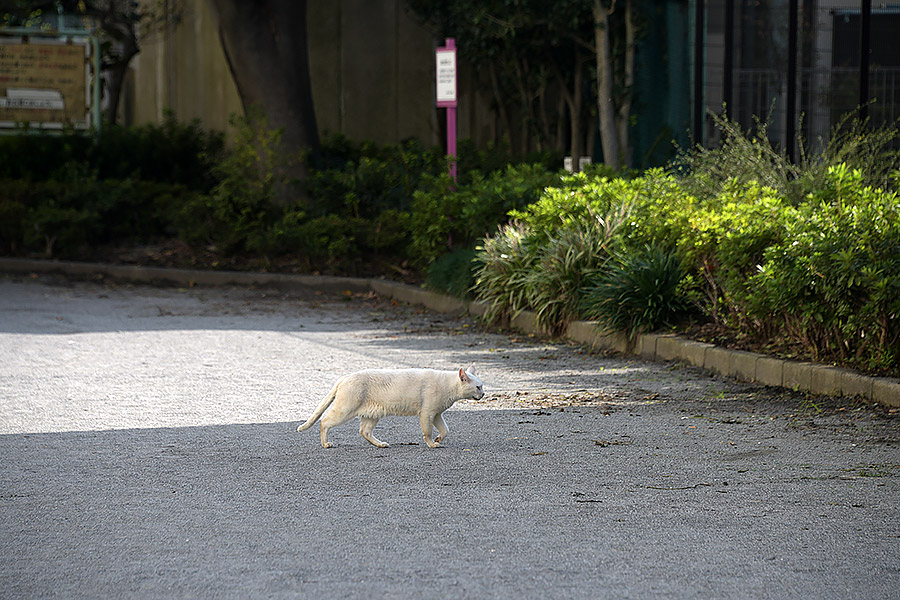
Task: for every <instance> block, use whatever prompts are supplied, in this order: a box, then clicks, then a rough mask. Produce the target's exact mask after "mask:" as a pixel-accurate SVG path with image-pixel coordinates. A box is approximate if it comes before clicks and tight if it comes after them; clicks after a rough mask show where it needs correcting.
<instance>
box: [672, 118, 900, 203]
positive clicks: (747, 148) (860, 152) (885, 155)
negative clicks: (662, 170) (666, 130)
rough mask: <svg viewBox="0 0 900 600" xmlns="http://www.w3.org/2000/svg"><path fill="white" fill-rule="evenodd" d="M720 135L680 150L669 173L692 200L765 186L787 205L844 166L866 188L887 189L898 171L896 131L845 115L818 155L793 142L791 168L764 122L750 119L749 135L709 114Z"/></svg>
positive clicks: (899, 158) (899, 150)
mask: <svg viewBox="0 0 900 600" xmlns="http://www.w3.org/2000/svg"><path fill="white" fill-rule="evenodd" d="M710 116H711V118H712V120H713V122H714V124H715V126H716V127H717V128H718V129H719V131H720V132H721V133H722V143H721V144H720V145H719V147H717V148H703V147H702V146H697V147H695V148H691V149H689V150H680V151H679V153H678V157H677V158H676V160H675V162H674V163H673V171H674V172H675V173H678V174H680V175H681V176H682V179H681V185H682V186H683V187H684V189H685V190H687V191H688V192H689V193H690V194H692V195H694V196H696V197H698V198H704V197H715V196H717V195H718V194H719V193H720V192H721V191H722V189H723V187H724V186H725V185H726V184H727V183H728V182H737V183H738V184H748V183H750V182H756V184H757V185H760V186H764V187H769V188H771V189H773V190H775V191H776V192H777V193H778V194H780V195H782V196H784V197H785V198H786V199H788V201H790V202H791V203H793V204H798V203H800V202H802V201H803V199H804V198H805V197H806V196H807V195H808V194H810V193H813V192H814V191H815V189H816V188H817V187H818V184H819V182H820V181H821V180H822V178H823V177H824V176H825V173H826V172H827V171H828V169H830V168H832V167H836V166H838V165H841V164H843V165H845V166H846V167H848V168H849V169H851V170H855V169H858V170H860V171H861V172H862V173H863V174H864V181H865V183H866V185H871V186H873V187H881V188H884V189H889V188H891V187H892V186H893V185H894V180H895V174H896V173H897V170H898V169H900V130H898V128H897V124H896V123H895V124H889V125H886V126H883V127H878V128H875V127H871V126H870V125H869V123H868V122H867V121H860V120H859V119H858V118H856V115H855V113H848V114H847V115H845V116H844V117H843V118H842V119H840V120H839V121H838V123H837V124H836V125H835V126H834V128H833V129H832V131H831V134H830V135H829V138H828V141H827V142H823V141H822V140H818V141H817V144H819V145H820V146H822V149H821V151H819V152H818V153H814V152H812V151H811V150H810V147H809V145H808V144H807V142H806V140H804V139H802V138H798V140H797V146H798V147H799V149H800V160H799V162H798V164H793V163H791V162H790V160H789V159H788V158H787V155H786V154H785V153H784V151H782V150H778V149H776V148H775V147H774V146H772V142H771V141H770V140H769V138H768V123H767V122H765V121H761V120H759V119H756V126H755V128H754V130H753V131H746V132H745V131H744V130H742V129H741V126H740V125H739V124H738V123H737V122H735V121H732V120H730V119H729V118H727V117H726V116H724V115H717V114H715V113H712V112H710Z"/></svg>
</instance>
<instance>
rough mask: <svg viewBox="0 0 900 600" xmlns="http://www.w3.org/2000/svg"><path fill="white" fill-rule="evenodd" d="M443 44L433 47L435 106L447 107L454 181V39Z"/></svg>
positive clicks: (455, 104)
mask: <svg viewBox="0 0 900 600" xmlns="http://www.w3.org/2000/svg"><path fill="white" fill-rule="evenodd" d="M444 43H445V44H446V45H445V46H440V47H438V48H436V49H435V63H436V64H435V66H436V69H435V75H436V77H435V78H436V86H437V94H436V98H437V106H438V108H446V109H447V157H448V158H449V159H450V177H452V178H453V181H456V106H457V95H456V40H455V39H454V38H447V39H446V41H445V42H444Z"/></svg>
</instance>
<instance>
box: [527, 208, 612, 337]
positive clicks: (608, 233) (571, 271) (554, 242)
mask: <svg viewBox="0 0 900 600" xmlns="http://www.w3.org/2000/svg"><path fill="white" fill-rule="evenodd" d="M615 227H616V222H615V221H614V220H612V219H609V218H606V219H603V218H595V219H593V220H589V221H587V222H585V223H583V224H582V223H580V224H577V225H573V226H571V227H566V228H563V229H560V230H559V231H558V232H557V233H556V234H555V235H553V236H552V237H550V238H548V239H547V240H546V242H545V243H543V244H542V245H541V248H540V251H539V254H538V260H537V263H536V265H535V266H534V268H532V269H530V270H529V271H528V272H526V273H524V274H523V275H524V277H525V281H526V283H525V285H526V289H527V294H528V304H529V305H530V306H531V307H532V308H533V309H534V311H535V314H536V318H537V322H538V324H539V325H540V326H541V327H542V328H544V329H545V330H546V331H548V332H550V333H551V334H555V335H556V334H561V333H562V332H563V331H564V330H565V328H566V325H567V324H568V323H569V322H570V321H573V320H575V319H577V318H578V317H579V316H580V304H581V296H582V291H583V289H584V288H585V287H586V286H587V284H588V282H589V281H590V280H591V279H593V278H594V277H596V275H597V274H598V273H599V272H600V270H601V269H602V268H603V267H604V265H605V263H606V261H607V259H608V257H609V254H610V250H611V244H612V239H613V235H614V232H615Z"/></svg>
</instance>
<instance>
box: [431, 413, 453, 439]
mask: <svg viewBox="0 0 900 600" xmlns="http://www.w3.org/2000/svg"><path fill="white" fill-rule="evenodd" d="M434 426H435V427H437V430H438V436H437V437H436V438H434V441H435V442H437V443H438V444H440V443H441V442H442V441H444V440H445V439H447V434H448V433H449V432H450V429H449V428H448V427H447V424H446V423H445V422H444V417H443V416H442V415H441V414H437V415H434Z"/></svg>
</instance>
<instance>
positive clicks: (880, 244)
mask: <svg viewBox="0 0 900 600" xmlns="http://www.w3.org/2000/svg"><path fill="white" fill-rule="evenodd" d="M782 226H783V229H784V235H783V236H782V238H781V239H780V240H778V241H777V242H775V243H773V244H771V245H770V246H769V247H767V248H766V249H765V251H764V253H763V256H762V259H761V261H760V264H759V267H758V269H757V273H755V274H754V275H753V276H752V277H750V279H749V281H748V289H749V290H750V293H749V294H748V297H747V302H746V311H747V313H748V314H749V315H750V316H751V317H753V318H755V319H756V320H757V322H759V323H761V324H763V325H764V327H765V330H766V331H767V332H768V333H770V334H772V333H774V332H783V334H786V335H788V336H790V337H791V338H792V339H796V340H798V341H799V343H801V344H802V345H803V346H804V347H805V348H806V349H807V350H808V351H809V352H810V353H811V354H812V355H813V356H814V357H819V358H822V357H830V358H838V359H840V360H842V361H843V362H847V363H850V364H857V365H859V366H863V367H866V368H870V369H887V368H890V367H894V368H896V365H897V363H898V360H900V198H898V196H897V194H896V193H894V192H888V191H884V190H880V189H873V188H870V187H867V186H866V187H864V186H863V177H862V173H861V172H860V171H849V170H848V169H846V168H841V167H836V168H832V169H829V171H828V172H827V177H826V180H825V181H824V182H823V183H822V188H821V190H820V191H819V193H818V194H816V195H814V196H812V197H811V198H810V199H809V202H807V203H805V204H804V205H802V206H800V207H798V208H797V209H796V210H794V211H790V213H789V214H788V215H786V218H785V219H784V220H783V221H782Z"/></svg>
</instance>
